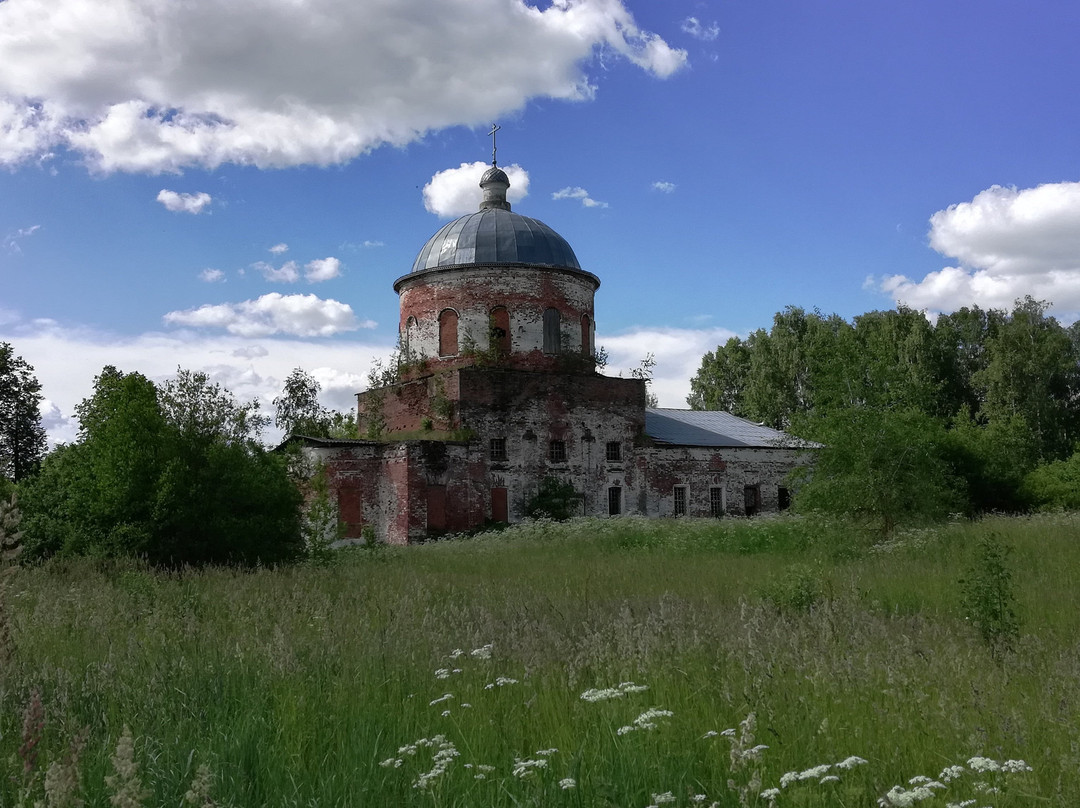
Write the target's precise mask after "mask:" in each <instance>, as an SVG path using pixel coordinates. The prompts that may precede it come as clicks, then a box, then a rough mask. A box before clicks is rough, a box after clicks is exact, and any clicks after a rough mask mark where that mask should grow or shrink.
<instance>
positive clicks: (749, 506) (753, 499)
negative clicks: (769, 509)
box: [743, 485, 761, 516]
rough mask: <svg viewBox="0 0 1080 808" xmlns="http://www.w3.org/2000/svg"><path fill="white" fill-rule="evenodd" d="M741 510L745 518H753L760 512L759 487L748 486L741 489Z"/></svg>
mask: <svg viewBox="0 0 1080 808" xmlns="http://www.w3.org/2000/svg"><path fill="white" fill-rule="evenodd" d="M743 508H744V509H745V511H746V515H747V516H753V515H754V514H756V513H757V512H758V511H759V510H761V487H760V486H757V485H748V486H746V487H745V488H743Z"/></svg>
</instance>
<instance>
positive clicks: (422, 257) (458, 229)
mask: <svg viewBox="0 0 1080 808" xmlns="http://www.w3.org/2000/svg"><path fill="white" fill-rule="evenodd" d="M461 264H536V265H538V266H549V267H565V268H568V269H577V270H580V269H581V265H580V264H578V260H577V256H576V255H574V251H573V249H572V248H571V247H570V245H569V244H568V243H567V241H566V239H564V238H563V237H562V236H560V235H559V234H558V233H556V232H555V231H554V230H552V229H551V228H550V227H548V226H547V225H546V224H544V223H543V222H541V221H539V220H538V219H530V218H529V217H528V216H522V215H520V214H518V213H513V212H512V211H509V210H504V209H502V208H494V207H493V208H487V209H485V210H480V211H477V212H476V213H470V214H468V215H466V216H462V217H461V218H460V219H455V220H454V221H452V222H450V223H449V224H447V225H445V226H444V227H443V228H442V229H440V230H439V232H438V233H436V234H435V235H434V236H432V237H431V238H429V239H428V240H427V243H426V244H425V245H424V247H423V249H421V250H420V254H419V255H417V256H416V261H414V262H413V268H412V271H413V272H423V271H424V270H426V269H435V268H437V267H451V266H459V265H461Z"/></svg>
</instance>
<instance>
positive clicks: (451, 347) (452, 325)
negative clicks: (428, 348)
mask: <svg viewBox="0 0 1080 808" xmlns="http://www.w3.org/2000/svg"><path fill="white" fill-rule="evenodd" d="M457 321H458V315H457V312H456V311H454V310H453V309H443V310H442V313H441V314H439V356H457V352H458V338H457Z"/></svg>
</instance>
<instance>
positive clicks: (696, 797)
mask: <svg viewBox="0 0 1080 808" xmlns="http://www.w3.org/2000/svg"><path fill="white" fill-rule="evenodd" d="M707 799H709V798H708V797H706V796H705V795H704V794H695V795H694V796H692V797H691V798H690V802H705V800H707Z"/></svg>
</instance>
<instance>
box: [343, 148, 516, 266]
mask: <svg viewBox="0 0 1080 808" xmlns="http://www.w3.org/2000/svg"><path fill="white" fill-rule="evenodd" d="M489 168H491V166H490V164H488V163H484V162H477V163H462V164H461V165H460V166H458V167H457V168H448V169H446V170H445V171H440V172H438V173H437V174H435V175H434V176H433V177H432V178H431V179H430V180H428V183H427V185H425V186H424V207H425V208H426V209H427V210H428V211H429V212H431V213H434V214H435V215H436V216H440V217H442V218H444V219H452V218H454V217H455V216H464V215H465V214H466V213H475V212H476V211H477V210H478V209H479V208H480V202H481V201H482V200H483V198H484V192H483V191H482V190H480V178H481V177H483V176H484V172H485V171H487V170H488V169H489ZM500 168H502V170H503V171H505V172H506V177H507V179H509V180H510V188H509V190H507V192H506V200H507V201H508V202H509V203H510V204H511V205H515V204H517V203H518V202H520V201H521V200H522V199H524V198H525V197H526V196H527V195H528V193H529V172H527V171H526V170H525V169H524V168H522V167H521V166H519V165H517V164H516V163H515V164H514V165H510V166H500ZM367 244H368V243H367V242H364V246H367ZM380 246H381V245H380Z"/></svg>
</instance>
